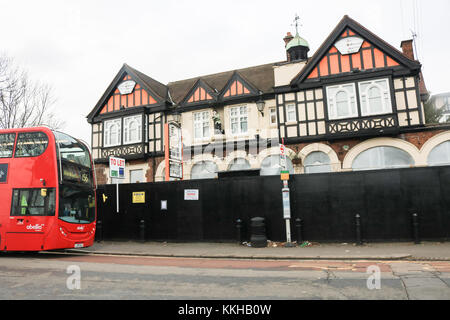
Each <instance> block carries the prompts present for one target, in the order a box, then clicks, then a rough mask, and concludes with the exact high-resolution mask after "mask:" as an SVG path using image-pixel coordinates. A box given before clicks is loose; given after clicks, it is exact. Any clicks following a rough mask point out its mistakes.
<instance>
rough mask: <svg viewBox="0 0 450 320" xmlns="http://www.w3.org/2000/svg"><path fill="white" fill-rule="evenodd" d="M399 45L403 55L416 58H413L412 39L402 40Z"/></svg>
mask: <svg viewBox="0 0 450 320" xmlns="http://www.w3.org/2000/svg"><path fill="white" fill-rule="evenodd" d="M400 47H401V48H402V51H403V55H405V56H406V57H407V58H409V59H411V60H416V59H415V58H414V49H413V40H412V39H411V40H403V41H402V43H401V44H400Z"/></svg>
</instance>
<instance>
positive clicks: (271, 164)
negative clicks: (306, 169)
mask: <svg viewBox="0 0 450 320" xmlns="http://www.w3.org/2000/svg"><path fill="white" fill-rule="evenodd" d="M286 166H287V169H288V170H289V173H290V174H294V166H293V165H292V161H291V159H289V158H288V157H286ZM279 174H281V166H280V155H278V154H274V155H271V156H268V157H266V158H264V160H263V161H262V162H261V172H260V175H261V176H275V175H279Z"/></svg>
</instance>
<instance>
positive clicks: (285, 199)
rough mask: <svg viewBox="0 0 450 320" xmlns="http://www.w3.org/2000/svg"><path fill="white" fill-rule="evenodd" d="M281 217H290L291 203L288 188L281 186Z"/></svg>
mask: <svg viewBox="0 0 450 320" xmlns="http://www.w3.org/2000/svg"><path fill="white" fill-rule="evenodd" d="M281 191H282V193H283V217H284V219H290V218H291V203H290V199H289V188H283V189H282V190H281Z"/></svg>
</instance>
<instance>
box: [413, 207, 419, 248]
mask: <svg viewBox="0 0 450 320" xmlns="http://www.w3.org/2000/svg"><path fill="white" fill-rule="evenodd" d="M412 218H413V232H414V243H415V244H420V239H419V215H418V214H417V213H413V215H412Z"/></svg>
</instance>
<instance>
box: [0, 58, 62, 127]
mask: <svg viewBox="0 0 450 320" xmlns="http://www.w3.org/2000/svg"><path fill="white" fill-rule="evenodd" d="M55 102H56V101H55V99H54V97H53V89H52V87H50V86H49V85H47V84H43V83H40V82H32V81H31V80H30V79H29V77H28V74H27V72H25V71H23V70H21V69H20V68H19V67H17V66H15V65H14V63H13V60H12V59H11V58H9V57H7V56H6V55H0V128H1V129H7V128H22V127H35V126H42V125H46V126H49V127H50V128H52V129H61V128H62V127H63V125H64V122H63V121H61V120H59V119H58V118H57V116H56V115H55V113H54V111H53V110H52V107H53V106H54V104H55Z"/></svg>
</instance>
